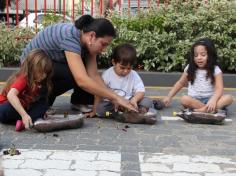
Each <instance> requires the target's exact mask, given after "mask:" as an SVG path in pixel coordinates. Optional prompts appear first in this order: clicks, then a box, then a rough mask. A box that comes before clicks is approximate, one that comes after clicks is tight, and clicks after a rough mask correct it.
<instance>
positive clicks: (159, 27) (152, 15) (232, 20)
mask: <svg viewBox="0 0 236 176" xmlns="http://www.w3.org/2000/svg"><path fill="white" fill-rule="evenodd" d="M235 14H236V6H235V2H234V1H227V0H221V1H217V0H214V1H213V0H212V1H209V2H208V4H205V2H204V1H199V0H192V1H187V2H186V1H185V0H172V1H171V5H168V7H167V8H166V7H160V9H158V10H157V9H156V8H155V7H154V8H153V9H150V10H149V11H147V12H146V13H145V14H142V13H141V14H138V15H137V16H134V17H132V18H127V17H126V16H123V17H120V16H117V15H113V16H112V17H111V20H112V22H113V23H114V25H115V27H116V29H117V31H118V35H119V36H118V38H117V39H115V40H114V42H113V43H112V45H111V46H110V47H109V48H108V51H107V52H106V53H105V54H103V55H102V59H101V60H102V62H101V60H100V64H102V65H103V66H104V65H106V66H108V65H107V64H108V63H109V62H108V61H109V56H110V54H111V48H112V47H114V46H115V45H117V44H119V43H123V42H130V43H132V44H133V45H134V46H136V48H137V51H138V65H139V67H140V66H141V67H143V68H144V69H145V70H154V71H182V69H183V68H184V66H185V65H186V59H185V55H186V53H187V51H188V50H189V49H190V46H191V45H192V43H193V42H194V41H195V40H197V39H199V38H202V37H209V38H211V39H212V40H213V41H214V42H215V44H216V47H217V49H218V54H219V57H220V60H219V62H220V64H221V66H222V68H223V70H225V71H227V72H235V71H236V64H235V56H236V49H235V48H236V47H235V45H236V15H235Z"/></svg>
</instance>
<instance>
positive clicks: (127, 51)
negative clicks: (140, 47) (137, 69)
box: [111, 43, 137, 66]
mask: <svg viewBox="0 0 236 176" xmlns="http://www.w3.org/2000/svg"><path fill="white" fill-rule="evenodd" d="M136 55H137V52H136V49H135V48H134V47H133V46H132V45H131V44H129V43H124V44H120V45H118V46H116V47H115V48H114V49H113V52H112V55H111V57H112V59H113V60H114V62H115V63H120V64H121V65H124V66H127V65H134V64H135V63H136V59H137V56H136Z"/></svg>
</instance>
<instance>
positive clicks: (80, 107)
mask: <svg viewBox="0 0 236 176" xmlns="http://www.w3.org/2000/svg"><path fill="white" fill-rule="evenodd" d="M71 109H72V110H76V111H80V112H82V113H88V112H92V110H93V105H82V104H79V105H75V104H71Z"/></svg>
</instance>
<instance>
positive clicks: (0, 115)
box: [0, 100, 48, 123]
mask: <svg viewBox="0 0 236 176" xmlns="http://www.w3.org/2000/svg"><path fill="white" fill-rule="evenodd" d="M47 109H48V104H47V102H46V101H45V100H38V101H36V102H34V103H32V104H31V105H30V107H29V108H28V109H26V112H27V113H28V114H29V116H30V117H31V119H32V121H33V122H34V121H36V120H37V119H39V118H43V116H44V114H45V112H46V111H47ZM20 119H22V118H21V116H20V114H19V113H18V112H17V111H16V110H15V108H14V107H13V106H12V105H11V104H10V103H9V102H5V103H3V104H0V122H1V123H15V122H16V121H17V120H20Z"/></svg>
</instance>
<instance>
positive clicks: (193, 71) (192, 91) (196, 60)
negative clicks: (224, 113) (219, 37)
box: [163, 38, 233, 112]
mask: <svg viewBox="0 0 236 176" xmlns="http://www.w3.org/2000/svg"><path fill="white" fill-rule="evenodd" d="M187 83H188V95H184V96H183V97H181V99H180V101H181V104H182V105H183V106H184V107H185V108H190V109H193V110H194V111H199V112H215V111H217V109H222V108H224V107H226V106H228V105H230V104H231V103H232V102H233V98H232V96H231V95H223V76H222V71H221V69H220V68H219V67H218V66H217V52H216V49H215V47H214V44H213V42H212V41H211V40H210V39H207V38H204V39H200V40H198V41H197V42H195V43H194V44H193V46H192V47H191V51H190V53H189V60H188V65H187V66H186V68H185V69H184V72H183V74H182V76H181V77H180V79H179V80H178V81H177V82H176V83H175V85H174V87H173V88H172V89H171V90H170V92H169V94H168V96H167V97H165V98H164V99H163V101H164V103H165V105H166V106H168V105H169V104H170V102H171V99H172V98H173V97H174V96H175V94H176V93H177V92H178V91H179V90H180V89H181V88H182V87H184V86H185V85H186V84H187Z"/></svg>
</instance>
